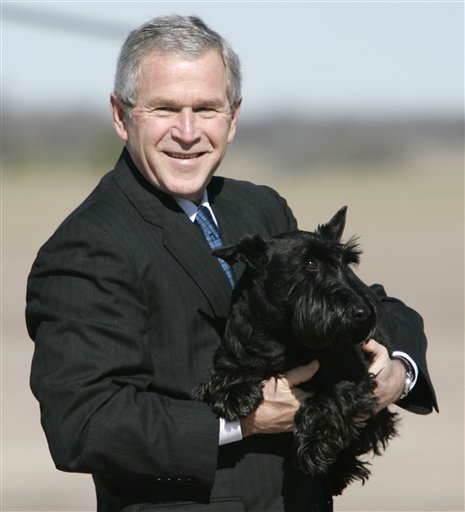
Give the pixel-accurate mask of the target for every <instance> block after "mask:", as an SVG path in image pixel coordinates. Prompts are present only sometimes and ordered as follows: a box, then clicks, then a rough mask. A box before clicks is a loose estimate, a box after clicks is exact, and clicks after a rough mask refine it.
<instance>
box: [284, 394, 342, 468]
mask: <svg viewBox="0 0 465 512" xmlns="http://www.w3.org/2000/svg"><path fill="white" fill-rule="evenodd" d="M294 423H295V429H294V440H295V447H296V457H297V464H298V466H299V467H300V469H302V470H303V471H304V472H305V473H308V474H310V475H321V474H326V473H327V472H328V470H329V468H330V467H331V465H332V464H334V462H335V461H336V459H337V458H338V455H339V453H340V452H341V450H343V449H344V448H345V447H346V446H347V445H348V444H349V442H350V436H349V432H348V430H349V429H348V426H347V424H346V423H345V421H344V419H343V417H342V416H341V414H340V411H339V409H338V407H337V406H336V404H335V403H334V402H333V401H330V400H325V401H322V400H318V401H317V400H314V399H307V400H306V401H305V402H304V404H303V405H302V406H301V407H300V409H299V410H298V411H297V413H296V415H295V418H294Z"/></svg>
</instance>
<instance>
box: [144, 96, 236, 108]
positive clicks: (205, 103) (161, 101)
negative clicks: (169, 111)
mask: <svg viewBox="0 0 465 512" xmlns="http://www.w3.org/2000/svg"><path fill="white" fill-rule="evenodd" d="M160 105H164V106H167V107H171V108H182V107H185V106H186V105H184V102H179V101H176V100H173V99H170V98H165V97H163V96H157V97H155V98H152V99H150V100H149V101H148V102H147V103H146V105H145V106H146V107H147V108H154V107H157V106H160ZM227 105H228V103H227V102H226V103H224V102H223V101H222V100H220V99H219V98H218V99H206V100H194V101H193V102H192V104H191V105H189V106H190V107H192V108H193V109H195V108H199V107H207V108H221V107H224V106H227Z"/></svg>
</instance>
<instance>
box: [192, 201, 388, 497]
mask: <svg viewBox="0 0 465 512" xmlns="http://www.w3.org/2000/svg"><path fill="white" fill-rule="evenodd" d="M346 209H347V208H346V207H343V208H341V209H340V210H339V211H338V212H337V213H336V215H334V217H333V218H332V219H331V220H330V221H329V222H328V223H326V224H323V225H320V226H318V228H317V230H316V231H315V232H305V231H292V232H286V233H281V234H278V235H275V236H273V237H271V238H270V239H269V240H267V241H265V240H264V239H262V238H261V237H260V236H258V235H254V236H245V237H243V238H242V239H241V240H240V241H239V243H238V244H237V245H234V246H229V247H224V248H221V249H218V250H216V251H214V255H215V256H218V257H220V258H223V259H224V260H226V261H227V262H228V263H230V264H234V263H235V262H237V261H238V260H241V261H244V262H245V264H246V269H245V271H244V273H243V275H242V277H241V279H240V280H239V282H238V284H237V287H236V290H235V294H234V297H233V305H232V309H231V314H230V316H229V318H228V320H227V324H226V330H225V336H224V341H223V343H222V344H221V345H220V347H219V348H218V349H217V351H216V353H215V355H214V365H213V370H211V372H210V375H209V377H208V380H207V381H206V382H205V383H204V384H202V385H201V386H200V387H199V388H197V390H196V392H195V393H194V398H196V399H198V400H201V401H203V402H206V403H207V404H209V405H210V407H211V408H212V409H213V410H214V411H215V412H216V413H217V414H218V415H219V416H221V417H223V418H225V419H227V420H237V419H240V418H244V417H246V416H248V415H249V414H250V413H251V412H252V411H254V410H255V409H256V408H257V407H258V405H259V404H260V402H261V401H262V399H263V395H262V387H263V381H264V380H267V379H269V378H271V377H277V376H282V375H283V374H285V373H286V371H288V370H289V369H291V368H294V367H296V366H299V365H302V364H306V363H308V362H310V361H311V360H313V359H318V360H319V361H320V369H319V370H318V372H317V373H316V375H315V376H314V377H313V378H312V379H311V380H310V381H308V382H307V383H305V384H304V385H302V386H301V387H303V388H304V389H305V390H308V391H309V392H310V396H309V397H308V398H306V399H305V401H304V402H303V403H302V405H301V406H300V408H299V410H298V411H297V413H296V415H295V418H294V423H295V429H294V440H295V442H294V444H295V462H296V464H297V467H298V468H299V469H300V470H301V471H303V472H305V473H308V474H311V475H324V476H325V478H326V480H327V483H328V486H329V488H330V490H331V492H332V494H333V495H337V494H340V493H341V492H342V490H343V489H344V488H345V487H346V486H347V485H348V484H349V483H351V482H352V481H354V480H361V481H362V482H365V480H366V479H367V478H368V477H369V475H370V471H369V469H368V467H367V466H368V465H369V462H368V461H366V460H363V457H362V456H363V455H364V454H367V453H369V452H371V453H373V454H376V455H380V454H381V453H382V451H383V450H384V449H385V447H386V444H387V442H388V440H389V439H390V438H392V437H394V436H395V435H396V421H397V418H396V416H397V415H396V414H395V413H392V412H391V411H389V410H387V409H383V410H381V411H380V412H378V413H376V414H375V412H374V409H375V407H376V403H377V399H376V397H375V395H374V394H373V390H374V389H375V387H376V382H375V378H374V375H372V374H370V373H369V371H368V366H369V356H368V355H367V353H366V352H364V351H363V350H362V348H361V345H362V344H363V343H364V342H366V341H367V340H369V339H370V338H375V339H376V340H377V341H379V342H380V343H383V344H384V345H386V346H387V343H386V340H385V337H384V336H383V333H382V331H381V330H380V325H379V324H380V322H379V321H377V309H379V308H380V304H379V301H378V299H377V298H376V296H375V295H374V293H373V292H372V291H371V289H370V288H369V287H368V286H366V285H365V284H364V283H363V282H362V281H361V280H360V279H359V278H358V277H357V276H356V275H355V273H354V272H353V270H352V268H351V267H352V266H354V265H356V264H358V262H359V257H360V254H361V253H360V251H359V250H358V248H357V244H356V241H355V239H353V238H352V239H350V240H349V241H348V242H347V243H342V242H341V237H342V232H343V230H344V225H345V218H346ZM388 349H389V347H388Z"/></svg>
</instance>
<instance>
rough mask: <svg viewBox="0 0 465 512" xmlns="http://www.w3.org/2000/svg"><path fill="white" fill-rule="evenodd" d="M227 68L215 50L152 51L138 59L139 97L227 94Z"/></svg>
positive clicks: (222, 96)
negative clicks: (186, 52)
mask: <svg viewBox="0 0 465 512" xmlns="http://www.w3.org/2000/svg"><path fill="white" fill-rule="evenodd" d="M226 89H227V81H226V70H225V66H224V63H223V59H222V58H221V56H220V54H219V53H218V52H217V51H216V50H208V51H207V52H206V53H204V54H203V55H200V56H190V55H179V54H176V53H161V52H159V51H152V52H150V53H149V54H148V55H146V56H145V57H144V58H143V60H142V63H141V68H140V75H139V97H154V96H169V97H171V96H175V97H189V96H196V95H201V96H214V97H217V98H221V99H225V98H226V97H227V90H226Z"/></svg>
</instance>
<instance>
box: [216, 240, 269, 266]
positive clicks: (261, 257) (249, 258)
mask: <svg viewBox="0 0 465 512" xmlns="http://www.w3.org/2000/svg"><path fill="white" fill-rule="evenodd" d="M267 249H268V244H267V243H266V242H265V240H263V238H262V237H261V236H260V235H253V236H249V235H247V236H244V237H242V238H241V239H240V240H239V243H238V244H236V245H229V246H227V247H222V248H221V249H216V250H215V251H213V253H212V254H213V255H214V256H216V257H218V258H221V259H222V260H225V261H227V262H228V263H229V264H230V265H232V264H234V263H236V262H237V261H239V260H240V261H243V262H244V263H246V264H247V265H248V266H249V267H251V268H261V267H262V266H264V265H265V264H266V261H267Z"/></svg>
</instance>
